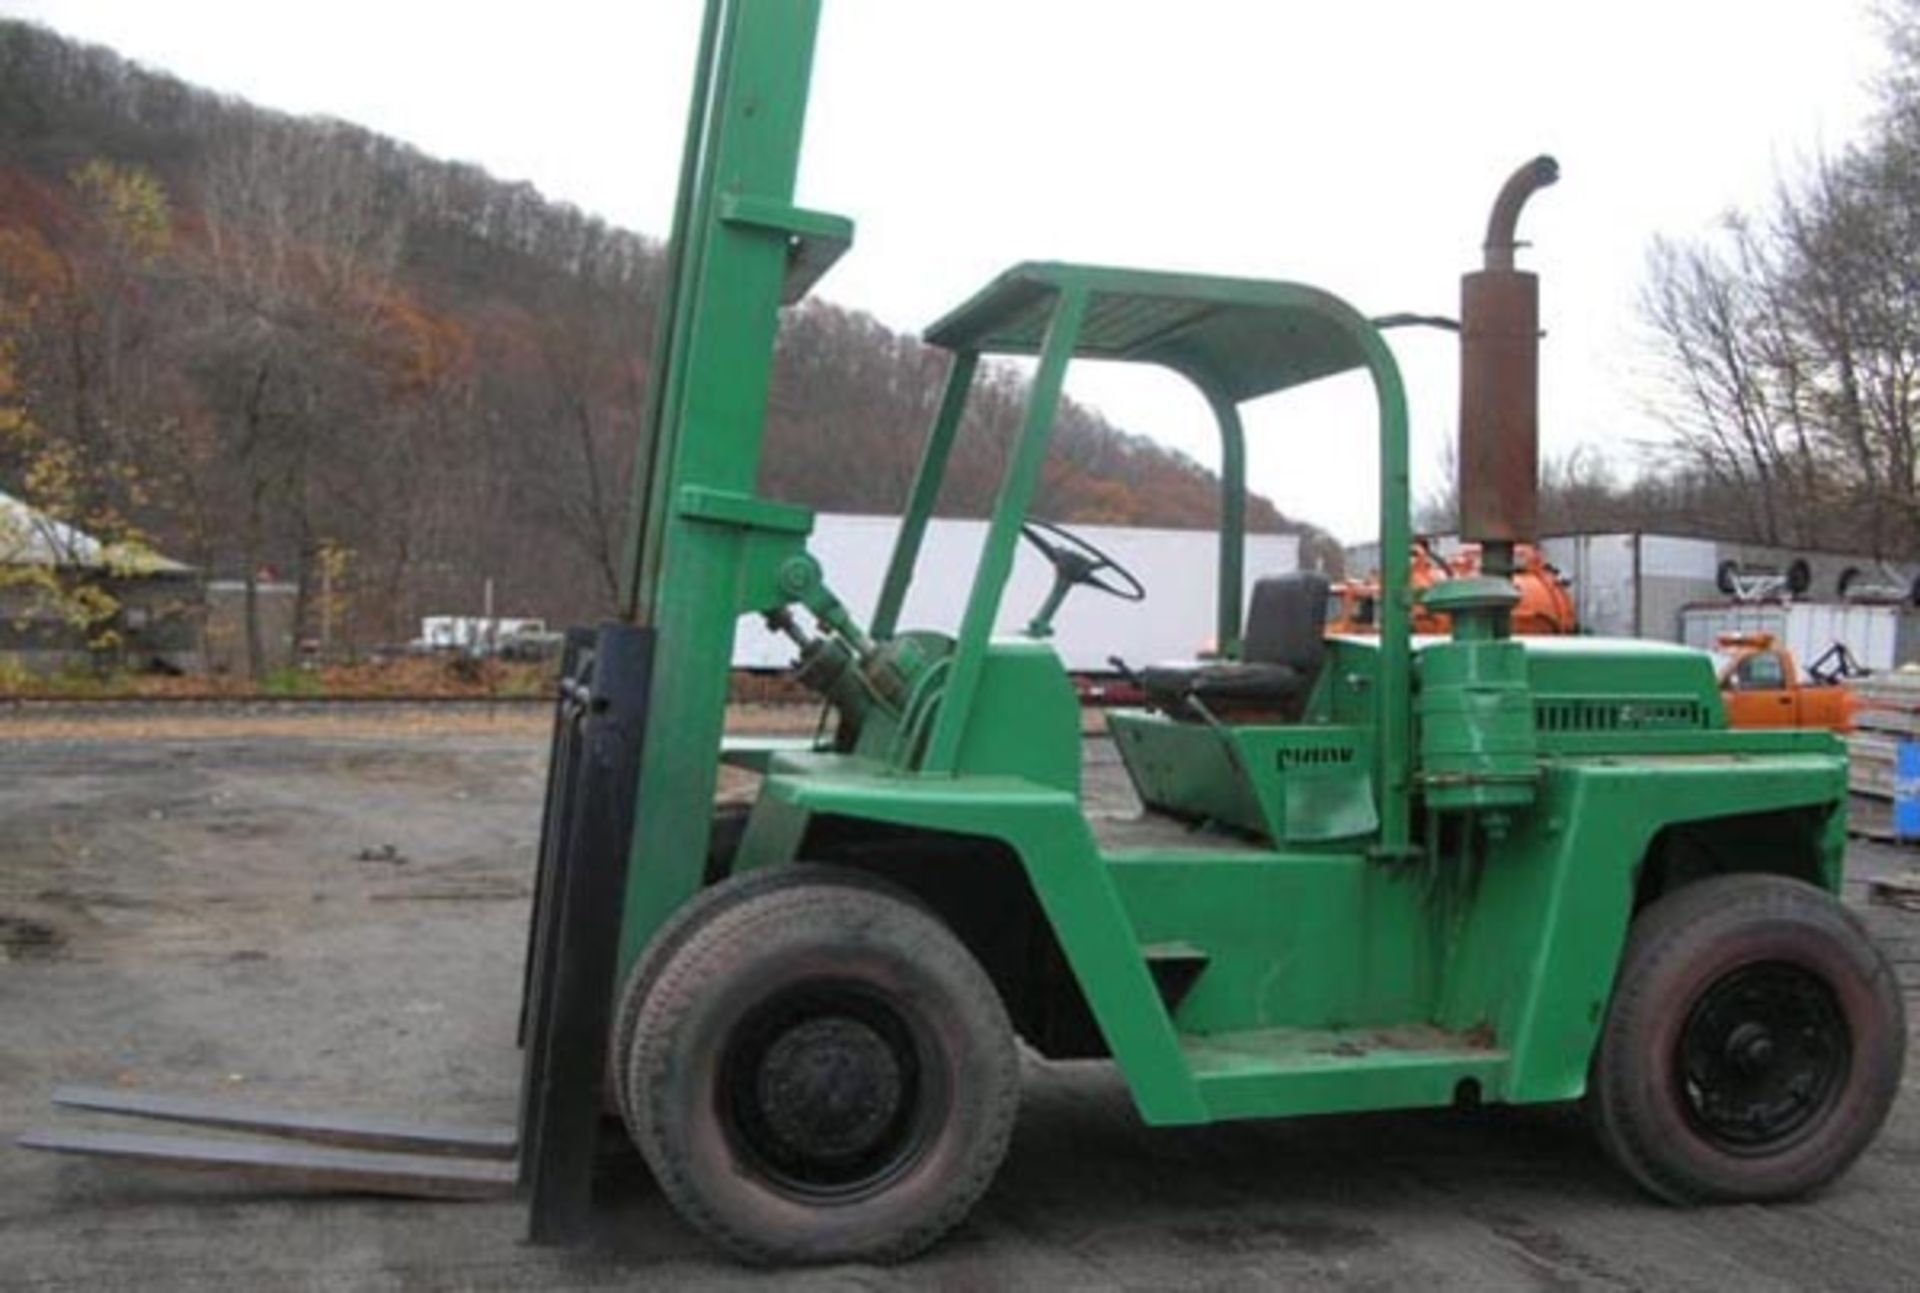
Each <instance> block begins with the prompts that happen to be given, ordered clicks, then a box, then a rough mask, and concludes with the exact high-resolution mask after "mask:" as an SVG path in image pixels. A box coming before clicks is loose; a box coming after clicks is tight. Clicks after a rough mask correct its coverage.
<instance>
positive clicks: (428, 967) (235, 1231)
mask: <svg viewBox="0 0 1920 1293" xmlns="http://www.w3.org/2000/svg"><path fill="white" fill-rule="evenodd" d="M750 717H751V720H752V721H755V722H764V721H766V718H767V716H766V715H756V716H750ZM544 731H545V723H544V719H543V718H541V717H539V716H537V715H532V714H526V713H523V712H513V713H504V712H503V713H488V712H486V711H484V709H477V710H475V711H473V712H460V713H457V714H449V713H445V712H438V713H436V714H421V713H416V712H412V711H390V712H389V711H365V710H361V711H356V712H355V713H353V714H351V715H348V716H344V717H341V716H336V715H332V714H329V713H316V714H305V715H289V714H286V713H284V712H278V711H276V712H274V713H267V714H247V713H238V712H234V713H219V714H203V715H199V716H197V717H196V716H193V715H170V714H169V715H147V714H134V715H119V716H114V715H111V714H106V715H103V714H99V713H91V716H89V715H88V714H81V715H62V714H53V715H48V714H46V713H35V714H32V715H16V716H13V717H11V718H8V719H5V720H4V721H0V743H4V744H0V761H3V766H4V772H5V776H4V779H3V780H0V821H4V822H5V823H6V832H5V839H6V852H5V862H4V866H0V952H4V954H5V959H0V1133H4V1134H5V1135H6V1136H7V1138H8V1139H9V1140H10V1139H11V1136H12V1135H13V1134H15V1133H17V1132H18V1131H20V1130H22V1129H24V1128H25V1127H26V1126H28V1125H29V1124H32V1123H39V1122H45V1121H47V1116H46V1108H45V1099H46V1095H47V1093H48V1092H49V1091H50V1090H51V1089H52V1087H53V1086H54V1084H55V1083H56V1082H58V1081H82V1082H89V1083H96V1084H106V1085H113V1084H120V1085H125V1086H130V1087H150V1088H155V1089H163V1090H171V1091H182V1092H205V1093H223V1094H231V1095H234V1096H236V1097H239V1098H244V1099H249V1100H254V1101H259V1102H263V1103H273V1104H284V1105H290V1106H293V1107H300V1108H327V1107H334V1108H349V1109H355V1110H361V1111H367V1112H383V1113H391V1114H394V1115H398V1116H415V1117H422V1118H434V1119H439V1120H443V1121H445V1120H458V1121H472V1122H485V1121H499V1122H506V1121H510V1119H511V1117H512V1110H513V1101H514V1085H515V1083H516V1081H517V1079H518V1074H519V1060H518V1055H517V1052H516V1051H515V1049H514V1044H513V1029H514V1019H515V1009H516V1005H517V1000H518V993H519V973H520V956H521V950H522V940H523V938H524V921H525V917H526V901H527V893H528V883H529V879H530V872H531V858H532V853H533V847H534V841H535V835H536V833H537V829H538V809H539V799H540V791H541V785H542V776H543V763H544V741H543V736H544ZM1092 758H1093V761H1094V763H1095V765H1096V766H1095V767H1094V768H1093V779H1094V782H1095V784H1096V786H1097V787H1098V789H1099V791H1100V794H1101V797H1102V798H1106V799H1109V800H1111V799H1114V798H1117V797H1120V796H1122V795H1123V793H1124V792H1123V790H1122V788H1121V787H1122V782H1121V781H1120V780H1119V779H1118V773H1117V769H1116V767H1115V766H1114V765H1113V764H1112V762H1111V759H1110V757H1107V756H1106V755H1104V754H1102V753H1101V752H1100V751H1099V750H1098V748H1097V747H1096V751H1095V753H1094V755H1093V756H1092ZM1905 866H1906V858H1905V857H1904V856H1903V855H1900V854H1897V853H1894V852H1893V851H1891V850H1887V849H1883V848H1877V847H1874V846H1871V845H1862V846H1860V847H1859V848H1857V849H1856V856H1855V858H1854V873H1855V877H1856V878H1855V881H1854V883H1853V884H1851V885H1850V888H1849V896H1850V898H1852V899H1853V900H1854V901H1855V902H1864V893H1863V888H1862V885H1861V881H1862V880H1863V879H1864V878H1865V877H1867V876H1870V875H1874V874H1882V873H1886V872H1889V871H1895V870H1903V869H1904V868H1905ZM1866 910H1867V913H1868V916H1869V920H1870V922H1871V923H1872V925H1873V927H1874V929H1875V931H1876V933H1877V934H1878V935H1879V936H1880V937H1882V938H1883V939H1884V940H1886V941H1887V943H1888V945H1889V947H1890V948H1891V949H1892V950H1893V952H1894V954H1895V956H1896V958H1898V959H1900V960H1902V961H1903V962H1909V964H1904V965H1903V967H1902V973H1903V975H1904V976H1908V978H1909V982H1910V983H1912V982H1913V981H1914V976H1915V973H1916V969H1920V967H1916V966H1914V965H1913V964H1910V962H1913V961H1914V960H1916V959H1920V915H1908V914H1905V913H1901V912H1898V911H1896V910H1893V909H1890V908H1885V907H1873V908H1870V909H1866ZM1915 1072H1916V1076H1915V1077H1912V1078H1909V1081H1908V1084H1907V1090H1906V1093H1905V1094H1903V1096H1902V1099H1901V1101H1900V1104H1899V1105H1898V1107H1897V1108H1896V1110H1895V1112H1894V1116H1893V1120H1892V1122H1891V1123H1890V1125H1889V1127H1888V1128H1887V1130H1886V1132H1885V1133H1884V1134H1883V1135H1882V1136H1881V1138H1880V1140H1879V1141H1878V1142H1877V1143H1876V1145H1875V1146H1874V1148H1873V1149H1872V1150H1871V1151H1870V1152H1869V1153H1868V1155H1867V1157H1866V1158H1865V1159H1864V1160H1863V1161H1862V1163H1861V1164H1860V1166H1859V1167H1858V1168H1856V1169H1855V1171H1854V1172H1853V1173H1852V1174H1851V1175H1849V1176H1848V1177H1847V1178H1846V1179H1844V1180H1843V1181H1842V1182H1841V1183H1840V1184H1839V1185H1837V1186H1836V1187H1835V1188H1834V1189H1832V1190H1830V1191H1829V1192H1828V1193H1826V1194H1825V1195H1823V1196H1822V1197H1820V1198H1818V1199H1815V1200H1812V1201H1809V1202H1806V1203H1802V1204H1796V1205H1793V1206H1788V1207H1775V1208H1764V1209H1763V1208H1750V1207H1735V1208H1715V1209H1703V1210H1695V1211H1677V1210H1672V1209H1667V1208H1663V1207H1659V1206H1657V1205H1654V1204H1652V1203H1649V1202H1648V1201H1646V1200H1645V1199H1644V1198H1642V1197H1641V1196H1639V1195H1638V1194H1636V1193H1635V1192H1634V1191H1633V1190H1632V1189H1631V1188H1630V1187H1629V1186H1628V1185H1627V1184H1626V1183H1625V1182H1624V1181H1623V1180H1622V1179H1621V1178H1620V1177H1619V1176H1617V1175H1616V1174H1615V1173H1614V1172H1613V1171H1612V1170H1611V1169H1610V1168H1609V1167H1608V1166H1607V1165H1606V1164H1605V1163H1604V1161H1603V1160H1602V1159H1601V1158H1600V1156H1599V1153H1598V1151H1597V1150H1596V1149H1595V1148H1594V1146H1593V1145H1592V1143H1591V1142H1590V1141H1589V1139H1588V1138H1587V1136H1586V1134H1585V1131H1584V1129H1583V1128H1582V1126H1581V1125H1580V1123H1579V1120H1578V1119H1577V1118H1576V1117H1574V1116H1573V1115H1571V1114H1570V1113H1569V1112H1567V1111H1564V1110H1520V1111H1511V1110H1508V1111H1502V1110H1487V1111H1482V1112H1479V1113H1475V1114H1470V1115H1469V1114H1458V1113H1442V1114H1420V1115H1373V1116H1367V1117H1352V1118H1323V1119H1313V1120H1302V1121H1296V1122H1290V1123H1286V1122H1280V1123H1255V1124H1234V1125H1230V1126H1224V1127H1216V1128H1201V1129H1191V1130H1150V1129H1147V1128H1145V1127H1143V1126H1141V1125H1140V1123H1139V1121H1138V1119H1137V1118H1136V1117H1135V1115H1134V1113H1133V1111H1132V1108H1131V1106H1130V1104H1129V1103H1128V1101H1127V1098H1126V1093H1125V1091H1124V1088H1123V1087H1122V1085H1121V1084H1120V1082H1119V1081H1118V1079H1117V1078H1116V1077H1115V1076H1114V1075H1113V1073H1112V1072H1111V1071H1110V1070H1109V1069H1108V1068H1106V1067H1105V1066H1101V1065H1042V1064H1038V1063H1035V1064H1031V1065H1030V1066H1029V1072H1028V1075H1027V1087H1026V1103H1025V1106H1024V1108H1023V1111H1022V1114H1021V1121H1020V1126H1019V1130H1018V1132H1017V1134H1016V1136H1015V1140H1014V1146H1013V1151H1012V1154H1011V1156H1010V1158H1009V1160H1008V1162H1007V1165H1006V1167H1005V1168H1004V1170H1003V1171H1002V1173H1001V1175H1000V1177H999V1180H998V1182H997V1183H996V1185H995V1187H994V1189H993V1190H992V1192H991V1193H990V1194H989V1196H988V1197H987V1199H986V1200H985V1202H984V1203H983V1204H982V1206H981V1207H980V1208H979V1209H978V1210H977V1212H976V1213H975V1215H974V1217H973V1218H972V1219H971V1220H970V1221H969V1222H968V1223H967V1224H966V1225H965V1226H963V1227H962V1228H961V1229H960V1230H959V1231H958V1232H957V1233H956V1234H955V1235H953V1236H952V1237H951V1238H949V1239H948V1240H947V1242H945V1243H944V1244H943V1245H941V1246H940V1247H939V1248H938V1249H936V1250H935V1251H934V1252H933V1253H932V1254H930V1255H929V1256H927V1257H926V1258H924V1259H922V1260H921V1261H920V1262H918V1263H916V1264H914V1265H912V1266H910V1267H906V1268H902V1269H898V1270H877V1269H871V1268H860V1267H849V1268H839V1269H833V1270H825V1271H813V1272H806V1273H802V1274H797V1275H796V1274H792V1273H787V1274H784V1275H774V1276H768V1275H759V1274H755V1273H752V1272H746V1271H742V1270H740V1269H738V1268H736V1267H733V1266H731V1265H729V1264H727V1263H725V1262H724V1261H722V1260H720V1259H718V1258H717V1257H716V1255H715V1254H714V1253H713V1252H712V1251H711V1250H710V1249H709V1248H707V1247H706V1246H705V1245H704V1244H703V1243H702V1242H701V1241H700V1240H699V1239H698V1238H696V1237H695V1236H693V1235H692V1234H690V1233H689V1232H687V1231H686V1230H685V1229H684V1228H683V1227H682V1226H681V1225H680V1224H679V1223H678V1221H677V1220H676V1219H675V1218H674V1216H673V1215H672V1213H671V1211H670V1210H669V1209H668V1208H667V1206H666V1204H665V1203H664V1201H663V1200H662V1199H661V1198H660V1197H659V1195H658V1193H657V1192H656V1191H655V1189H654V1188H653V1186H652V1184H651V1182H650V1181H649V1180H648V1179H647V1177H646V1173H645V1171H644V1170H643V1168H642V1167H641V1165H640V1164H639V1162H638V1160H637V1159H636V1158H634V1157H633V1156H632V1154H631V1153H630V1152H626V1151H624V1149H616V1150H615V1151H614V1152H611V1153H610V1154H609V1155H608V1157H607V1160H606V1162H605V1163H604V1165H603V1169H602V1185H603V1193H604V1195H605V1197H606V1199H607V1201H608V1206H607V1207H606V1208H605V1209H604V1219H603V1222H602V1225H601V1232H600V1234H599V1236H598V1238H597V1240H596V1242H594V1243H593V1244H591V1245H589V1246H588V1247H586V1248H584V1249H580V1250H574V1251H556V1250H551V1249H539V1248H531V1247H528V1246H526V1245H524V1244H522V1243H521V1242H519V1240H520V1236H521V1232H522V1229H523V1220H522V1216H521V1211H520V1209H519V1208H518V1207H517V1206H516V1205H513V1204H508V1203H499V1204H493V1203H483V1204H428V1203H407V1202H396V1201H390V1200H377V1199H366V1198H342V1197H320V1196H311V1195H298V1194H293V1193H273V1192H263V1191H260V1190H258V1189H253V1188H248V1187H245V1186H242V1185H237V1184H232V1183H228V1182H225V1181H221V1180H219V1179H216V1178H211V1177H192V1176H185V1175H178V1174H170V1173H165V1172H160V1171H156V1170H152V1169H139V1170H136V1169H126V1168H114V1167H107V1166H102V1165H98V1164H91V1163H85V1162H78V1161H73V1160H66V1159H57V1158H53V1157H49V1156H45V1155H39V1154H31V1153H27V1152H24V1151H20V1150H17V1149H14V1148H11V1147H10V1146H9V1147H6V1148H0V1287H5V1288H23V1289H25V1288H34V1289H39V1288H75V1289H86V1290H111V1289H123V1288H124V1289H140V1290H172V1289H181V1290H184V1289H196V1290H197V1289H229V1288H230V1289H249V1290H252V1289H263V1288H284V1287H298V1288H368V1289H386V1288H505V1287H535V1286H537V1287H547V1288H571V1287H603V1286H621V1287H653V1286H658V1285H673V1286H678V1285H697V1286H700V1287H711V1288H724V1287H732V1286H735V1285H742V1286H744V1285H760V1284H764V1283H768V1282H770V1281H773V1280H778V1282H779V1285H780V1287H782V1288H838V1287H859V1288H874V1287H889V1288H891V1287H901V1288H919V1287H928V1286H932V1287H939V1288H954V1289H976V1288H977V1289H989V1288H991V1289H1002V1288H1014V1289H1026V1288H1040V1287H1045V1288H1048V1289H1050V1290H1058V1289H1063V1288H1080V1287H1114V1286H1127V1287H1135V1288H1141V1289H1161V1288H1175V1287H1178V1288H1241V1287H1247V1286H1256V1285H1257V1286H1270V1287H1366V1288H1383V1289H1385V1288H1395V1289H1397V1288H1409V1289H1415V1288H1417V1289H1421V1290H1433V1289H1441V1288H1459V1289H1505V1288H1515V1289H1522V1288H1524V1289H1532V1288H1556V1289H1557V1288H1588V1287H1591V1288H1605V1289H1619V1288H1660V1289H1715V1290H1718V1289H1725V1288H1730V1287H1738V1288H1740V1289H1742V1290H1743V1293H1758V1291H1759V1290H1763V1289H1789V1288H1844V1289H1892V1288H1902V1287H1905V1288H1913V1287H1920V1232H1917V1230H1916V1227H1915V1225H1914V1218H1915V1217H1916V1216H1920V1101H1916V1100H1915V1098H1914V1095H1913V1087H1914V1084H1915V1082H1916V1081H1920V1069H1916V1071H1915ZM75 1121H76V1122H80V1123H82V1124H84V1122H85V1120H84V1119H75Z"/></svg>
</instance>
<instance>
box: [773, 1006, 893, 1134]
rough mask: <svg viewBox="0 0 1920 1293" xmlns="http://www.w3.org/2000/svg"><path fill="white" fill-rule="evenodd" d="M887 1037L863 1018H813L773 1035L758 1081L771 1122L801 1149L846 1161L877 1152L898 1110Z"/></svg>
mask: <svg viewBox="0 0 1920 1293" xmlns="http://www.w3.org/2000/svg"><path fill="white" fill-rule="evenodd" d="M900 1079H901V1075H900V1064H899V1061H898V1060H896V1059H895V1058H894V1055H893V1051H892V1049H891V1048H890V1047H889V1046H888V1045H887V1042H886V1039H884V1038H883V1037H881V1036H880V1034H879V1033H878V1032H876V1031H875V1030H874V1029H872V1028H870V1027H868V1026H867V1025H866V1024H864V1023H862V1022H861V1021H859V1020H857V1019H851V1018H847V1017H845V1016H839V1015H836V1016H829V1017H826V1018H819V1019H809V1020H806V1021H805V1022H803V1023H801V1024H799V1025H797V1026H795V1027H793V1028H789V1029H787V1030H786V1031H785V1032H783V1033H781V1034H780V1035H779V1036H778V1037H777V1038H775V1039H774V1041H773V1044H772V1045H771V1046H769V1047H768V1048H767V1050H766V1053H765V1056H764V1058H763V1059H762V1060H761V1062H760V1072H759V1076H758V1081H757V1083H756V1087H757V1093H758V1096H759V1101H760V1108H761V1110H762V1111H763V1112H764V1114H765V1116H766V1121H767V1127H768V1129H769V1130H770V1131H772V1133H773V1134H774V1135H775V1136H776V1137H778V1138H779V1139H780V1140H781V1141H783V1142H784V1143H785V1144H786V1145H787V1146H788V1147H789V1148H791V1149H792V1150H793V1151H794V1152H795V1153H798V1154H801V1155H804V1156H806V1157H808V1158H816V1159H846V1158H850V1157H854V1156H857V1155H860V1154H863V1153H865V1152H867V1151H868V1150H871V1149H872V1148H873V1147H874V1145H875V1144H877V1143H878V1142H879V1140H880V1138H881V1137H882V1136H883V1135H884V1134H885V1133H886V1131H887V1128H888V1127H889V1126H890V1125H892V1123H893V1120H894V1117H895V1115H896V1114H898V1112H899V1109H900V1096H901V1080H900Z"/></svg>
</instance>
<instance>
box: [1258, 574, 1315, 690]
mask: <svg viewBox="0 0 1920 1293" xmlns="http://www.w3.org/2000/svg"><path fill="white" fill-rule="evenodd" d="M1331 591H1332V584H1331V582H1330V581H1329V580H1328V579H1327V577H1326V576H1325V575H1323V574H1319V573H1317V572H1315V571H1308V570H1300V571H1295V572H1294V573H1292V574H1288V575H1268V576H1267V577H1266V578H1264V579H1257V580H1255V581H1254V584H1253V596H1252V598H1251V599H1249V601H1248V604H1247V633H1246V639H1245V642H1244V644H1243V646H1244V649H1243V650H1242V652H1241V655H1240V658H1241V659H1243V660H1245V661H1246V662H1247V663H1249V664H1284V665H1286V666H1288V667H1289V668H1292V669H1295V670H1297V671H1299V673H1300V675H1301V676H1302V677H1303V678H1311V677H1312V676H1313V675H1314V674H1315V673H1317V672H1318V671H1319V669H1320V661H1321V659H1322V657H1324V656H1325V655H1326V651H1327V639H1326V628H1327V594H1328V593H1329V592H1331Z"/></svg>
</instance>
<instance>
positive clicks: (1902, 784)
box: [1893, 738, 1920, 840]
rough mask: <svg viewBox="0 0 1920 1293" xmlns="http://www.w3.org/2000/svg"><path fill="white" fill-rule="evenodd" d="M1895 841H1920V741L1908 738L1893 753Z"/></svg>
mask: <svg viewBox="0 0 1920 1293" xmlns="http://www.w3.org/2000/svg"><path fill="white" fill-rule="evenodd" d="M1893 837H1894V838H1895V839H1897V840H1913V839H1920V741H1915V740H1908V739H1906V738H1902V739H1901V740H1900V742H1899V743H1898V744H1897V745H1896V746H1895V747H1894V751H1893Z"/></svg>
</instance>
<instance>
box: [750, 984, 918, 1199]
mask: <svg viewBox="0 0 1920 1293" xmlns="http://www.w3.org/2000/svg"><path fill="white" fill-rule="evenodd" d="M932 1057H933V1051H932V1049H931V1043H930V1041H929V1039H928V1037H927V1036H926V1034H925V1030H924V1029H923V1028H921V1027H919V1026H917V1025H916V1023H915V1022H914V1021H912V1020H910V1019H909V1018H908V1017H907V1016H906V1015H904V1014H903V1013H902V1012H901V1011H900V1010H898V1009H896V1008H895V1006H894V1004H893V1003H892V1002H891V1001H889V1000H888V999H887V998H886V997H885V996H883V995H881V994H880V993H878V992H876V991H875V990H874V989H873V988H872V987H870V986H869V985H867V984H863V983H856V982H840V981H820V982H814V983H807V984H801V985H796V986H794V987H790V988H788V989H786V990H784V991H781V992H779V993H777V994H776V995H774V996H773V997H771V998H769V999H768V1000H766V1001H764V1002H762V1003H760V1004H759V1005H757V1006H755V1007H754V1008H753V1009H752V1010H750V1011H749V1012H748V1013H747V1014H746V1015H745V1016H744V1017H743V1018H742V1019H741V1020H740V1022H739V1024H738V1025H736V1026H735V1027H734V1029H733V1031H732V1033H731V1034H730V1035H729V1037H728V1039H727V1045H726V1048H725V1051H724V1053H723V1055H722V1058H721V1064H720V1083H719V1089H718V1092H717V1095H718V1099H719V1105H720V1115H721V1121H722V1123H723V1125H724V1127H725V1129H726V1134H727V1138H728V1140H729V1141H730V1142H731V1143H732V1146H733V1149H734V1152H735V1154H736V1155H738V1156H739V1158H740V1159H741V1161H742V1163H743V1165H745V1166H747V1167H749V1168H750V1169H751V1170H753V1171H754V1172H755V1173H756V1174H757V1175H758V1176H760V1177H761V1178H762V1179H763V1180H765V1181H766V1182H768V1183H769V1184H771V1185H772V1186H774V1187H775V1188H776V1189H778V1190H780V1191H781V1192H782V1193H785V1194H787V1195H788V1196H790V1197H793V1198H796V1199H799V1200H801V1201H803V1202H808V1203H841V1202H852V1201H855V1200H858V1199H862V1198H866V1197H869V1196H871V1195H873V1194H875V1193H877V1192H878V1191H880V1190H882V1189H884V1188H886V1187H887V1186H888V1185H889V1184H891V1183H892V1182H894V1181H895V1180H897V1179H899V1178H900V1177H901V1176H902V1175H903V1174H905V1173H906V1172H907V1171H908V1170H910V1169H911V1168H912V1166H913V1165H914V1164H915V1163H916V1162H918V1161H919V1159H920V1156H921V1154H922V1153H923V1152H924V1151H925V1149H926V1146H927V1144H928V1143H929V1142H930V1140H931V1139H932V1133H933V1131H934V1129H935V1128H937V1127H938V1126H939V1124H940V1122H941V1121H942V1120H943V1118H944V1114H945V1111H946V1107H947V1104H948V1092H947V1090H946V1085H945V1082H944V1080H943V1078H942V1077H941V1074H940V1066H939V1065H937V1064H935V1063H933V1062H932Z"/></svg>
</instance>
